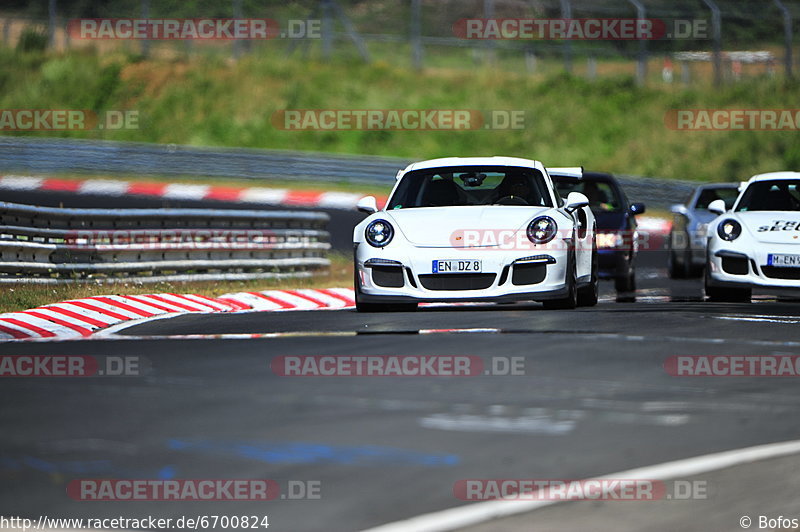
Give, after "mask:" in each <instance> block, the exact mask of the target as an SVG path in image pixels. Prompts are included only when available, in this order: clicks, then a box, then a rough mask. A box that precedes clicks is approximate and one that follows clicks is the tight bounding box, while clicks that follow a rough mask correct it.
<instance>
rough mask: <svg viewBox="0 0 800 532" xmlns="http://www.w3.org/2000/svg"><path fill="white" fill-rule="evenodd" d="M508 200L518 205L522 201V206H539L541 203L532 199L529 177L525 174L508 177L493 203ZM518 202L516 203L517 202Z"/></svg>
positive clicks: (502, 183)
mask: <svg viewBox="0 0 800 532" xmlns="http://www.w3.org/2000/svg"><path fill="white" fill-rule="evenodd" d="M501 200H506V201H508V202H509V203H517V202H519V201H520V200H522V201H524V203H520V204H522V205H538V204H539V202H538V201H536V200H534V201H532V198H531V184H530V180H529V178H528V176H526V175H523V174H510V175H507V176H506V177H505V178H504V179H503V181H502V182H501V183H500V184H499V185H498V186H497V189H496V190H495V194H494V199H493V203H497V202H498V201H501ZM515 200H516V201H515Z"/></svg>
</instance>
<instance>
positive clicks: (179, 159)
mask: <svg viewBox="0 0 800 532" xmlns="http://www.w3.org/2000/svg"><path fill="white" fill-rule="evenodd" d="M531 157H535V154H531ZM410 162H412V161H410V160H405V159H400V158H391V157H374V156H364V155H359V156H355V155H334V154H321V153H310V152H292V151H275V150H256V149H242V148H196V147H191V146H178V145H174V144H169V145H164V144H145V143H130V142H111V141H94V140H91V141H90V140H75V139H40V138H22V137H0V172H6V173H10V172H21V173H34V174H45V175H49V174H53V173H64V172H66V173H90V174H92V173H93V174H103V175H115V174H116V175H128V176H130V175H139V176H147V175H157V176H187V175H191V176H205V177H229V178H230V177H233V178H244V179H260V180H263V181H264V182H268V181H269V180H273V181H274V180H283V181H286V180H289V181H291V180H302V181H320V182H349V183H369V184H373V185H375V184H377V185H381V184H383V185H386V192H387V193H388V192H389V190H390V188H391V186H392V185H393V184H394V178H395V175H396V174H397V171H398V170H400V169H402V168H405V167H406V166H407V165H408V164H409V163H410ZM574 163H575V164H580V163H581V161H574ZM587 170H602V169H594V168H587ZM618 178H619V180H620V182H621V183H622V185H623V186H624V187H625V189H626V191H627V195H628V197H629V199H630V200H631V201H642V202H645V203H647V204H648V205H650V206H653V207H667V206H669V205H670V204H672V203H678V202H680V201H683V200H684V199H685V198H686V197H687V196H688V195H689V193H690V192H691V191H692V190H693V189H694V187H696V186H697V185H698V184H699V183H693V182H689V181H676V180H668V179H656V178H650V177H638V176H628V175H620V176H618Z"/></svg>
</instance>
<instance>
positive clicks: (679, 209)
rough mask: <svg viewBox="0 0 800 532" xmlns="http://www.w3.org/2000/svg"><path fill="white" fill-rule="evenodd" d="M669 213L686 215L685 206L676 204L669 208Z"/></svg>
mask: <svg viewBox="0 0 800 532" xmlns="http://www.w3.org/2000/svg"><path fill="white" fill-rule="evenodd" d="M669 211H670V212H673V213H675V214H686V205H684V204H683V203H676V204H675V205H672V206H671V207H670V208H669Z"/></svg>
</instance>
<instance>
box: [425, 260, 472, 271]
mask: <svg viewBox="0 0 800 532" xmlns="http://www.w3.org/2000/svg"><path fill="white" fill-rule="evenodd" d="M480 272H481V261H479V260H435V261H433V273H480Z"/></svg>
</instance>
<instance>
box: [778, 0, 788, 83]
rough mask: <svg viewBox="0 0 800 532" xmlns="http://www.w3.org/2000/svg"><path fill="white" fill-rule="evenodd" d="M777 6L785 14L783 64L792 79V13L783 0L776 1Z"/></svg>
mask: <svg viewBox="0 0 800 532" xmlns="http://www.w3.org/2000/svg"><path fill="white" fill-rule="evenodd" d="M774 1H775V5H777V6H778V9H780V10H781V13H783V38H784V43H785V44H784V46H785V48H786V51H785V52H784V57H783V62H784V65H785V68H786V77H787V78H791V77H792V13H791V12H790V11H789V9H788V8H787V7H786V5H784V3H783V2H781V0H774Z"/></svg>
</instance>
